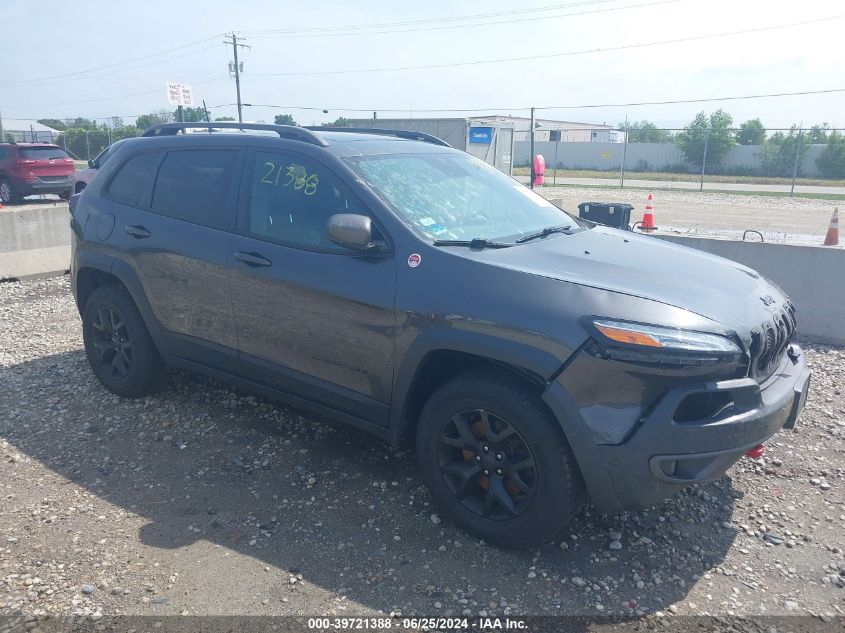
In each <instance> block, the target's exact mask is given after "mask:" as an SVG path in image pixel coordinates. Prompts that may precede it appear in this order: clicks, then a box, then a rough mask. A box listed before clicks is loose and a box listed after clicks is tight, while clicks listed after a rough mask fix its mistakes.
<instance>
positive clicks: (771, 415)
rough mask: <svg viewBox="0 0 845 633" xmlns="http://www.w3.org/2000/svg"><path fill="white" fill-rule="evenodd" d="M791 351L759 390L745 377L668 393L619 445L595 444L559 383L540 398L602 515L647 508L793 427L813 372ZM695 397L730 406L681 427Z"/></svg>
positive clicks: (720, 470) (718, 473)
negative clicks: (681, 413) (683, 411)
mask: <svg viewBox="0 0 845 633" xmlns="http://www.w3.org/2000/svg"><path fill="white" fill-rule="evenodd" d="M792 349H793V351H794V352H795V353H794V354H791V355H788V356H785V358H784V362H783V363H782V365H781V367H779V369H778V371H776V372H775V373H774V374H773V376H772V377H771V378H769V379H768V380H767V381H766V382H765V383H763V384H762V385H758V384H757V382H755V381H754V380H753V379H751V378H740V379H733V380H722V381H717V382H701V383H697V384H691V385H685V386H682V387H676V388H674V389H672V390H670V391H669V392H668V393H666V394H665V395H664V396H663V397H662V398H661V399H660V401H659V403H658V404H657V405H656V406H655V407H654V408H653V409H652V410H651V411H650V412H649V413H648V414H647V415H646V416H645V417H644V419H642V420H641V421H640V422H639V424H638V426H637V427H636V428H635V429H634V430H633V432H632V433H630V434H629V435H628V436H627V437H626V439H625V441H623V442H621V443H618V444H597V443H596V442H595V441H594V437H593V436H592V434H591V432H590V429H589V427H588V425H587V424H586V422H585V421H584V420H583V418H581V416H580V414H579V410H578V407H577V405H576V403H575V402H574V401H573V400H572V399H571V398H570V397H569V395H568V394H567V393H566V390H565V389H564V388H563V386H562V385H561V384H560V382H554V383H552V385H551V387H550V388H549V389H548V390H547V391H546V393H545V394H544V396H543V397H544V400H545V401H546V403H547V404H548V405H549V407H550V408H551V409H552V411H553V412H554V413H555V415H556V416H557V418H558V420H559V421H560V422H561V426H562V427H563V430H564V432H565V434H566V436H567V439H568V440H569V442H570V444H571V445H572V449H573V453H574V454H575V458H576V460H577V461H578V465H579V467H580V468H581V471H582V475H583V477H584V480H585V483H586V485H587V488H588V490H589V492H590V495H591V497H592V500H593V503H594V505H595V506H596V507H597V508H598V509H599V511H602V512H613V511H619V510H623V509H642V508H647V507H651V506H653V505H655V504H656V503H658V502H660V501H662V500H663V499H665V498H667V497H669V496H671V495H672V494H674V493H675V492H677V491H678V490H680V489H682V488H684V487H685V486H688V485H690V484H693V483H701V482H704V481H709V480H712V479H715V478H718V477H719V476H721V475H722V474H724V472H725V471H726V470H727V469H728V468H730V466H731V465H733V464H734V463H735V462H736V461H737V460H738V459H740V458H741V457H742V456H743V455H744V454H745V452H746V451H748V450H749V449H750V448H753V447H754V446H756V445H757V444H760V443H762V442H764V441H765V440H766V439H768V438H769V437H771V436H772V435H774V434H775V433H777V432H778V431H779V430H780V429H781V428H784V427H786V428H791V427H792V426H794V424H795V421H796V419H797V417H798V414H799V413H800V412H801V409H802V408H803V406H804V402H805V400H806V395H807V389H808V387H809V379H810V371H809V369H808V368H807V365H806V361H805V359H804V354H803V352H802V351H801V350H800V348H799V347H798V346H797V345H795V344H793V346H792ZM694 394H719V396H720V397H722V398H725V399H726V400H729V401H732V403H733V404H732V405H731V406H728V407H725V409H724V411H723V412H722V413H720V414H718V415H716V416H714V417H712V418H709V419H706V420H703V421H693V422H688V421H686V422H678V421H676V419H675V418H676V417H677V414H676V412H677V411H678V409H679V406H680V405H681V403H682V402H684V401H685V399H686V398H688V397H689V396H691V395H694Z"/></svg>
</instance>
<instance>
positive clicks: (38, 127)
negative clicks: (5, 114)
mask: <svg viewBox="0 0 845 633" xmlns="http://www.w3.org/2000/svg"><path fill="white" fill-rule="evenodd" d="M0 130H2V135H0V137H2V138H0V141H10V140H11V141H15V142H18V143H39V142H40V143H55V142H56V140H57V139H58V138H59V134H61V132H59V130H56V129H53V128H51V127H47V126H46V125H42V124H41V123H38V122H36V121H26V120H24V119H6V118H4V119H2V120H0Z"/></svg>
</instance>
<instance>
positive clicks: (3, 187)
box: [0, 178, 18, 204]
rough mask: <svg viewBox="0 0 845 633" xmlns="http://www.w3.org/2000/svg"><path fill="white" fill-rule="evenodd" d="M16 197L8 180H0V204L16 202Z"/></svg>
mask: <svg viewBox="0 0 845 633" xmlns="http://www.w3.org/2000/svg"><path fill="white" fill-rule="evenodd" d="M17 200H18V196H17V194H15V190H14V189H13V188H12V183H11V182H10V181H9V179H8V178H0V202H2V203H3V204H12V203H13V202H17Z"/></svg>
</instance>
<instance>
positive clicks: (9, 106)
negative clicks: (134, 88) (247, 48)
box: [2, 77, 229, 120]
mask: <svg viewBox="0 0 845 633" xmlns="http://www.w3.org/2000/svg"><path fill="white" fill-rule="evenodd" d="M224 79H226V80H228V79H229V78H228V77H213V78H211V79H203V80H202V81H195V82H192V84H191V85H192V86H199V85H202V84H207V83H212V82H214V81H223V80H224ZM162 91H163V88H156V89H155V90H147V91H145V92H135V93H133V94H124V95H114V96H109V97H97V98H96V99H82V100H80V101H65V102H62V103H41V104H33V103H30V104H24V105H5V104H4V105H3V106H2V107H4V108H52V107H53V106H66V105H77V104H80V103H94V102H95V101H104V100H106V99H128V98H129V97H142V96H145V95H151V94H156V93H159V94H160V93H161V92H162ZM14 118H16V119H17V118H19V117H14ZM42 118H43V117H42ZM89 118H90V117H89ZM99 118H110V117H99ZM33 120H35V119H33Z"/></svg>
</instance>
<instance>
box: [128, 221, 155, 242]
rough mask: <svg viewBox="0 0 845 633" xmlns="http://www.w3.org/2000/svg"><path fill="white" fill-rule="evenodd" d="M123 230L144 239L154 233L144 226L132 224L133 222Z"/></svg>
mask: <svg viewBox="0 0 845 633" xmlns="http://www.w3.org/2000/svg"><path fill="white" fill-rule="evenodd" d="M123 230H124V231H126V232H127V233H128V234H129V235H131V236H132V237H137V238H138V239H142V238H145V237H149V236H150V235H152V233H150V232H149V231H148V230H147V229H145V228H144V227H143V226H132V225H131V224H129V225H127V226H124V227H123Z"/></svg>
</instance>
